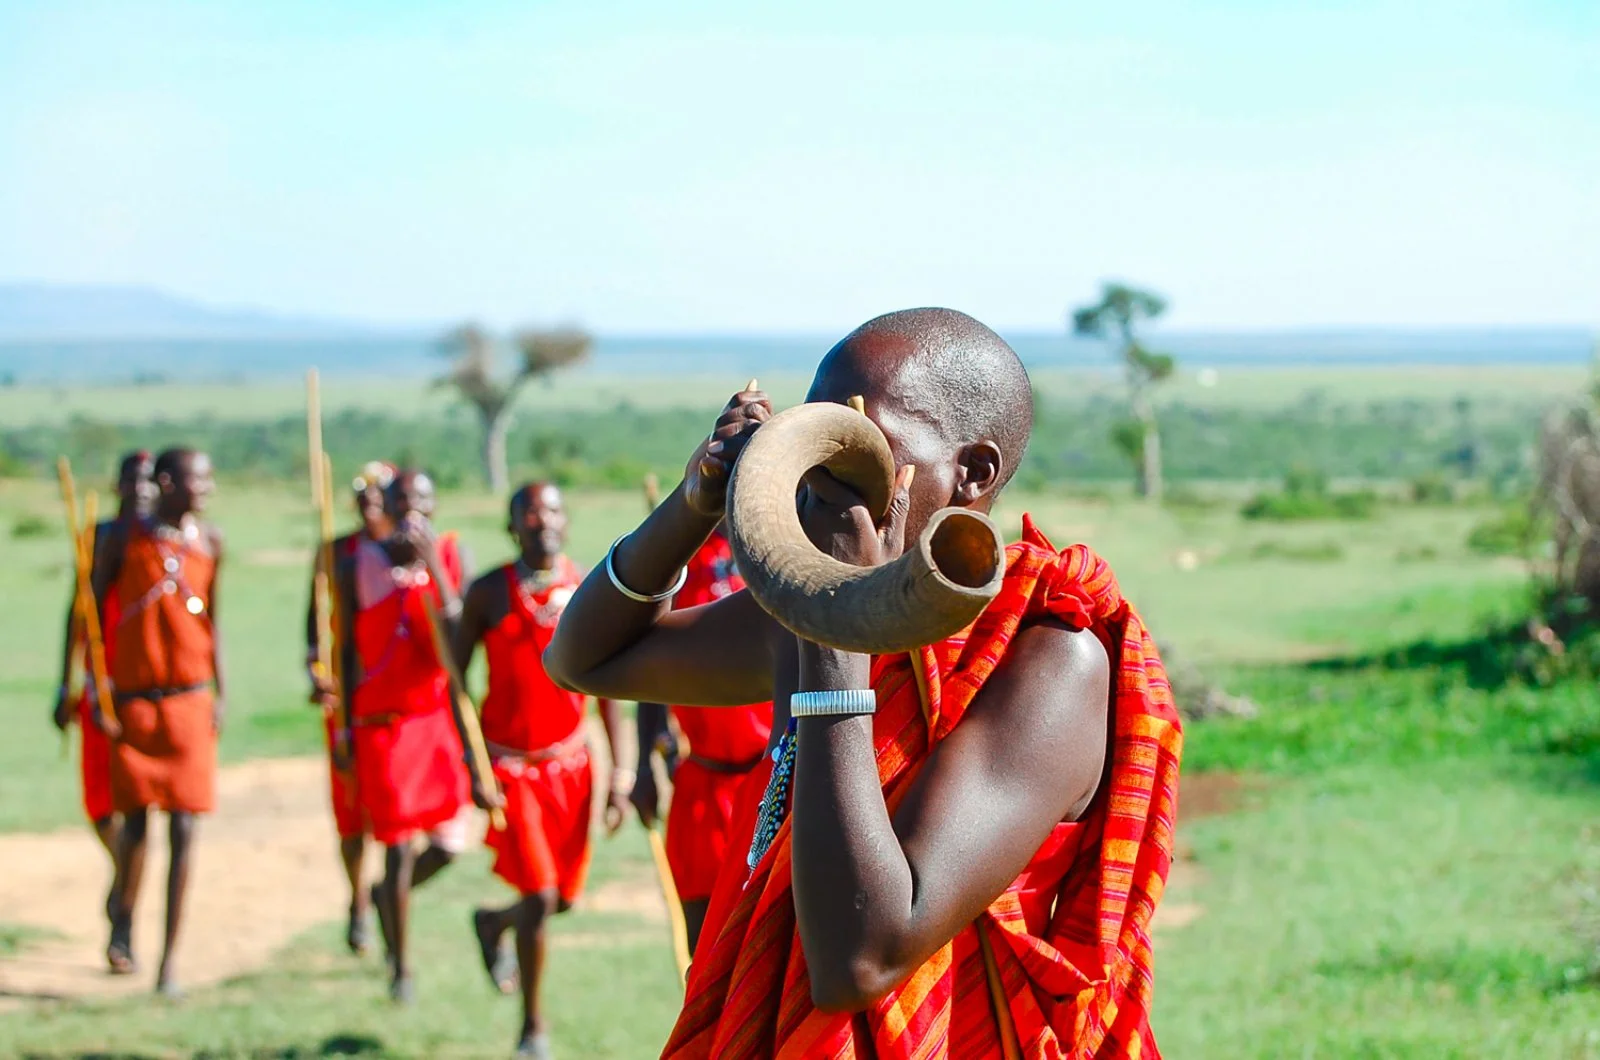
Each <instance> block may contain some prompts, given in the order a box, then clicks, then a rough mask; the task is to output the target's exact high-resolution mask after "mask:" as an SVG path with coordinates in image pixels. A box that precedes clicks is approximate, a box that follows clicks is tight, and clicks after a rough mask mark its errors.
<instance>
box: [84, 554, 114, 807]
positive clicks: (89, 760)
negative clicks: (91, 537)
mask: <svg viewBox="0 0 1600 1060" xmlns="http://www.w3.org/2000/svg"><path fill="white" fill-rule="evenodd" d="M109 525H110V524H108V523H101V524H100V526H99V527H98V528H97V529H96V531H95V533H96V538H95V541H96V544H98V543H99V536H98V535H99V534H101V533H104V532H105V530H106V529H107V527H108V526H109ZM121 617H122V609H121V608H120V607H118V606H117V590H116V586H112V588H111V591H110V592H108V593H106V597H105V599H104V600H103V601H101V604H100V639H101V641H102V644H101V647H102V648H103V650H104V654H105V661H106V673H107V674H110V672H111V658H112V655H113V654H114V653H115V650H116V638H115V634H116V629H117V625H118V623H119V621H120V619H121ZM88 669H89V668H88V667H87V666H85V667H84V671H85V672H87V671H88ZM94 708H95V703H94V697H93V695H92V693H91V691H90V685H89V683H88V682H87V681H85V682H84V688H83V693H82V695H80V696H79V697H78V734H79V736H80V737H81V738H82V739H81V743H80V745H79V748H78V773H79V776H80V777H81V778H82V780H83V813H84V816H86V817H88V818H89V820H91V821H103V820H105V819H106V818H107V817H110V816H111V815H112V814H113V813H115V812H116V807H115V806H114V805H112V801H111V741H110V740H108V739H106V734H105V733H104V732H102V731H101V730H100V726H98V725H96V724H95V721H94Z"/></svg>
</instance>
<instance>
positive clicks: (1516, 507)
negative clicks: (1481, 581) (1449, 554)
mask: <svg viewBox="0 0 1600 1060" xmlns="http://www.w3.org/2000/svg"><path fill="white" fill-rule="evenodd" d="M1541 522H1542V520H1538V519H1535V518H1534V515H1533V506H1532V505H1531V504H1529V503H1528V502H1527V501H1526V500H1520V501H1514V502H1512V503H1510V504H1507V505H1505V506H1504V507H1503V508H1501V509H1500V510H1499V511H1498V512H1496V513H1494V514H1493V515H1491V516H1489V517H1488V518H1486V519H1484V520H1482V521H1481V522H1479V523H1478V525H1477V526H1474V527H1473V528H1472V531H1471V532H1470V533H1469V534H1467V547H1468V548H1470V549H1471V550H1472V551H1474V552H1476V553H1478V554H1479V555H1483V556H1525V555H1527V554H1528V553H1529V552H1530V551H1532V549H1533V547H1534V545H1535V544H1536V543H1537V542H1538V541H1540V540H1542V539H1543V537H1544V534H1545V527H1544V526H1542V525H1541Z"/></svg>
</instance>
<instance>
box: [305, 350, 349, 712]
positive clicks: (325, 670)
mask: <svg viewBox="0 0 1600 1060" xmlns="http://www.w3.org/2000/svg"><path fill="white" fill-rule="evenodd" d="M306 466H307V468H308V470H309V471H310V473H311V506H312V507H313V508H315V509H316V512H317V535H318V539H319V542H320V544H319V549H318V553H319V558H320V562H319V563H318V564H317V568H318V569H317V570H316V572H315V573H314V574H313V575H312V579H311V594H312V606H313V607H314V608H315V610H316V635H317V645H316V647H317V662H316V666H317V670H318V676H320V677H324V678H331V677H332V675H333V667H334V662H333V656H334V654H335V649H334V646H333V617H332V612H333V608H332V596H333V592H332V588H331V582H332V579H333V503H332V497H331V496H330V489H329V487H330V483H329V481H328V480H329V479H330V478H331V477H332V475H331V472H330V471H329V465H328V459H327V453H325V452H323V449H322V395H321V387H320V385H319V382H318V378H317V370H316V369H315V368H313V369H311V370H310V371H309V372H307V373H306ZM340 691H341V692H342V689H341V690H340Z"/></svg>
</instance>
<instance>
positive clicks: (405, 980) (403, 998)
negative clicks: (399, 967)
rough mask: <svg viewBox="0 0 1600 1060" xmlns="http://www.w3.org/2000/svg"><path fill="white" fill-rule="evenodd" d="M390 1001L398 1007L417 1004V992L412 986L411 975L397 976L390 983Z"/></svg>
mask: <svg viewBox="0 0 1600 1060" xmlns="http://www.w3.org/2000/svg"><path fill="white" fill-rule="evenodd" d="M389 1000H391V1001H393V1002H394V1003H395V1004H396V1005H411V1004H414V1003H415V1002H416V1000H417V991H416V988H415V987H414V986H412V985H411V977H410V976H409V975H398V976H395V978H394V980H393V981H392V982H390V983H389Z"/></svg>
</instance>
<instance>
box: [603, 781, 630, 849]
mask: <svg viewBox="0 0 1600 1060" xmlns="http://www.w3.org/2000/svg"><path fill="white" fill-rule="evenodd" d="M632 774H633V770H631V769H617V770H613V771H612V774H611V794H610V795H608V796H607V797H606V812H605V821H606V835H608V836H613V835H616V834H617V831H618V829H620V828H621V827H622V822H623V821H626V820H627V819H628V793H629V792H631V791H632V790H633V787H634V784H635V783H636V781H637V778H636V777H635V776H633V775H632Z"/></svg>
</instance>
